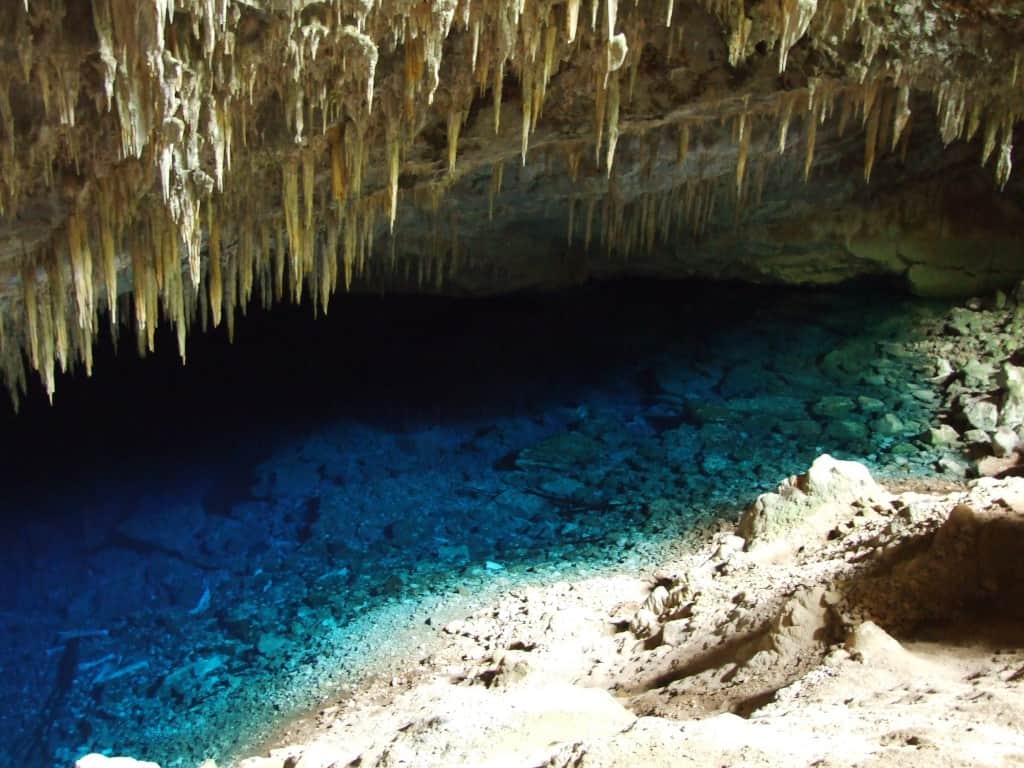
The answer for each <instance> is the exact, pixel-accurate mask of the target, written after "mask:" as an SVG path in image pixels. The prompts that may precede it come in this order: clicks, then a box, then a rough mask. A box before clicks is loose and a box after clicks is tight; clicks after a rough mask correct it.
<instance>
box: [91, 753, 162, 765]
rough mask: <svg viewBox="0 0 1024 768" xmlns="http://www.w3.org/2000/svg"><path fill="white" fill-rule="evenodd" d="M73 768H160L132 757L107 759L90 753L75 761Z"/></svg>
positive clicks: (104, 756)
mask: <svg viewBox="0 0 1024 768" xmlns="http://www.w3.org/2000/svg"><path fill="white" fill-rule="evenodd" d="M75 768H160V766H159V765H158V764H156V763H150V762H146V761H145V760H136V759H135V758H133V757H107V756H106V755H101V754H99V753H98V752H92V753H90V754H88V755H85V756H84V757H80V758H78V760H76V761H75Z"/></svg>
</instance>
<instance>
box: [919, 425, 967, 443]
mask: <svg viewBox="0 0 1024 768" xmlns="http://www.w3.org/2000/svg"><path fill="white" fill-rule="evenodd" d="M925 439H926V441H927V442H928V444H929V445H934V446H936V447H939V446H947V445H954V444H955V443H956V442H958V441H959V440H960V435H959V434H958V433H957V431H956V430H955V429H954V428H953V427H951V426H950V425H949V424H941V425H940V426H938V427H930V428H929V429H928V434H927V435H926V436H925Z"/></svg>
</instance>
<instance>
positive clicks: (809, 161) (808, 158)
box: [804, 110, 818, 181]
mask: <svg viewBox="0 0 1024 768" xmlns="http://www.w3.org/2000/svg"><path fill="white" fill-rule="evenodd" d="M804 125H805V126H806V132H807V137H806V142H807V147H806V154H805V156H804V181H807V179H809V178H810V176H811V166H812V165H813V164H814V145H815V143H816V142H817V140H818V117H817V115H816V114H815V113H814V111H813V110H811V111H808V112H807V115H806V117H805V118H804Z"/></svg>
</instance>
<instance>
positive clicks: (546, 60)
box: [0, 0, 1024, 399]
mask: <svg viewBox="0 0 1024 768" xmlns="http://www.w3.org/2000/svg"><path fill="white" fill-rule="evenodd" d="M1022 14H1024V2H1018V1H1017V0H1000V1H999V2H985V3H978V2H972V3H968V2H959V1H956V0H943V2H939V1H938V0H928V1H927V2H922V3H906V2H897V1H896V0H760V1H756V0H675V2H673V0H652V1H651V2H647V0H641V1H640V2H635V3H623V4H622V5H621V7H620V4H619V3H618V0H588V2H580V0H529V1H528V0H443V1H442V2H414V1H413V0H329V1H327V2H308V1H307V0H144V2H137V1H136V0H94V1H93V2H92V3H88V4H87V3H67V2H65V0H24V2H19V3H8V4H7V5H6V7H5V8H4V9H3V10H2V11H0V35H2V37H0V39H2V40H3V41H4V44H3V46H2V47H0V168H2V175H0V321H2V323H0V326H2V328H3V347H2V349H3V352H2V354H0V363H2V365H0V368H2V370H3V372H4V378H5V380H6V381H7V383H8V386H9V388H10V389H11V390H12V392H13V393H14V395H15V399H17V393H18V392H19V391H20V390H23V389H24V386H25V374H26V370H25V360H26V359H27V362H28V367H29V368H30V369H34V370H36V371H38V372H39V374H40V376H41V377H42V379H43V382H44V384H45V386H46V388H47V390H48V391H49V392H50V394H51V395H52V392H53V387H54V378H55V370H56V369H58V368H59V369H66V368H68V367H70V366H74V365H82V366H84V368H85V369H86V370H89V369H90V368H91V364H92V362H91V354H92V353H91V349H92V343H93V340H94V338H95V335H96V333H97V332H98V328H99V326H100V323H101V321H100V317H99V314H100V312H101V311H105V313H106V314H107V315H108V319H109V322H110V323H111V324H112V325H114V326H115V327H116V326H117V325H118V324H124V325H127V326H131V327H132V328H133V329H134V332H135V334H136V336H137V339H138V346H139V349H140V350H141V351H143V352H145V351H147V350H151V349H152V348H153V344H154V328H155V326H156V324H157V323H158V322H161V321H162V320H166V321H168V322H170V323H173V324H174V325H175V327H176V328H177V334H178V340H179V348H180V351H181V354H182V357H184V355H185V340H186V336H187V332H188V330H189V329H190V328H191V327H192V326H193V325H194V324H195V323H196V322H199V323H200V324H202V325H204V326H205V325H207V324H212V325H213V326H218V325H220V324H221V323H226V324H227V325H228V326H229V331H230V329H231V327H232V324H233V322H234V320H235V317H236V314H237V313H238V312H239V311H244V307H245V306H246V305H248V304H249V303H250V302H252V301H254V300H260V301H262V302H263V303H265V304H269V303H271V302H273V301H275V300H280V299H282V298H290V299H292V300H296V301H297V300H300V299H301V297H302V296H303V295H304V294H305V295H307V296H311V297H312V298H313V300H314V302H315V303H316V304H317V305H318V306H319V307H320V308H321V309H322V310H323V311H326V309H327V306H328V302H329V300H330V297H331V296H332V294H333V293H334V292H335V291H337V290H340V289H344V290H351V289H356V290H368V289H373V290H378V289H381V288H385V289H390V290H415V291H428V290H429V291H443V292H448V293H468V294H481V293H491V292H500V291H508V290H515V289H518V288H522V287H537V286H553V285H563V284H567V283H574V282H578V281H581V280H584V279H587V278H588V277H605V276H612V275H620V274H644V275H653V276H659V277H680V276H688V275H709V276H717V277H730V278H739V279H744V280H757V281H781V282H796V283H810V284H820V283H829V282H835V281H838V280H842V279H846V278H849V277H853V276H858V275H865V274H882V275H897V276H905V277H906V278H907V280H908V281H909V283H910V285H911V287H912V288H913V289H914V290H915V291H917V292H919V293H923V294H930V295H933V294H937V295H951V294H966V293H971V292H974V291H981V290H987V289H990V288H992V287H994V286H996V285H1001V284H1005V283H1007V282H1010V281H1012V280H1013V279H1015V278H1017V277H1019V275H1020V273H1021V272H1022V271H1024V269H1022V267H1021V266H1020V265H1019V264H1018V259H1017V257H1016V247H1015V238H1016V236H1017V233H1018V232H1019V231H1020V224H1021V217H1022V215H1024V214H1022V211H1021V208H1020V205H1019V203H1018V201H1019V199H1020V195H1019V191H1020V188H1019V185H1018V184H1017V183H1016V182H1015V181H1014V180H1012V179H1011V169H1012V160H1013V143H1014V130H1015V126H1016V125H1017V119H1018V116H1019V115H1020V113H1021V112H1022V108H1024V100H1022V98H1021V94H1022V87H1024V82H1022V78H1021V77H1019V76H1018V75H1019V73H1018V70H1019V68H1020V53H1019V51H1020V41H1021V40H1022V37H1024V34H1022V33H1024V16H1022ZM979 160H980V161H981V162H980V166H986V165H987V166H990V167H989V168H986V169H982V168H980V167H979V162H978V161H979ZM993 168H994V172H993ZM1008 184H1009V186H1007V185H1008ZM1000 190H1002V191H1000Z"/></svg>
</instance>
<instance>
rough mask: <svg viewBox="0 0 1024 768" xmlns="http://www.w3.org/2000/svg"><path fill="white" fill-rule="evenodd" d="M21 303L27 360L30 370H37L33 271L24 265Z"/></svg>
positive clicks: (36, 311) (37, 332)
mask: <svg viewBox="0 0 1024 768" xmlns="http://www.w3.org/2000/svg"><path fill="white" fill-rule="evenodd" d="M21 290H22V303H23V304H24V305H25V325H26V327H27V328H28V359H29V362H30V363H31V365H32V368H34V369H35V370H37V371H38V370H39V320H38V309H37V301H36V297H37V293H36V274H35V270H34V269H33V268H32V267H31V266H29V265H28V264H26V265H25V267H24V269H23V270H22V273H21Z"/></svg>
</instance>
